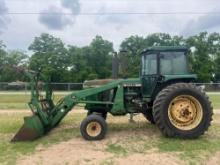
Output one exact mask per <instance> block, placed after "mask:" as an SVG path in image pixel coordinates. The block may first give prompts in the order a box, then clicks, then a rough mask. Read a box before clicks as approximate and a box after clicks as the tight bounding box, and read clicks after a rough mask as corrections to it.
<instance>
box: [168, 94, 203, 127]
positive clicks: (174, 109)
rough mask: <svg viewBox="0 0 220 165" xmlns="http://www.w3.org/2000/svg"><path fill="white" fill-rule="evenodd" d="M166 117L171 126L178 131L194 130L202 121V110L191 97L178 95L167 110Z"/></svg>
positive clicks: (197, 102)
mask: <svg viewBox="0 0 220 165" xmlns="http://www.w3.org/2000/svg"><path fill="white" fill-rule="evenodd" d="M168 117H169V120H170V122H171V124H172V125H173V126H175V127H176V128H178V129H180V130H191V129H194V128H196V127H197V126H198V125H199V123H200V122H201V120H202V117H203V109H202V106H201V104H200V102H199V101H198V100H197V99H196V98H195V97H193V96H190V95H180V96H177V97H176V98H174V99H173V100H172V101H171V102H170V104H169V108H168Z"/></svg>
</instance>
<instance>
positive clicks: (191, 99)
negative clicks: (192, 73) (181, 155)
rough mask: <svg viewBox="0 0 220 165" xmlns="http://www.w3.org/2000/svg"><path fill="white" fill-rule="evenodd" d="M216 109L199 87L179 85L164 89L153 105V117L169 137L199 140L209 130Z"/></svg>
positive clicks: (186, 84) (185, 84)
mask: <svg viewBox="0 0 220 165" xmlns="http://www.w3.org/2000/svg"><path fill="white" fill-rule="evenodd" d="M212 115H213V108H212V106H211V102H210V101H209V98H208V96H207V95H206V94H205V93H204V92H203V91H201V89H200V88H198V87H196V86H195V85H192V84H188V83H177V84H173V85H170V86H168V87H166V88H165V89H163V90H162V91H161V92H160V93H159V94H158V95H157V97H156V99H155V101H154V105H153V117H154V120H155V122H156V125H157V126H158V127H159V129H160V130H161V132H162V133H163V134H164V135H165V136H168V137H180V138H197V137H199V136H200V135H202V134H204V132H205V131H207V130H208V127H209V126H210V123H211V121H212Z"/></svg>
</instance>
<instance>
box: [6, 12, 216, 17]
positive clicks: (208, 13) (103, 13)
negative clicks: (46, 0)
mask: <svg viewBox="0 0 220 165" xmlns="http://www.w3.org/2000/svg"><path fill="white" fill-rule="evenodd" d="M2 15H88V16H90V15H91V16H93V15H94V16H96V15H220V12H98V13H96V12H94V13H93V12H81V13H63V12H56V13H55V12H52V13H50V12H8V13H2Z"/></svg>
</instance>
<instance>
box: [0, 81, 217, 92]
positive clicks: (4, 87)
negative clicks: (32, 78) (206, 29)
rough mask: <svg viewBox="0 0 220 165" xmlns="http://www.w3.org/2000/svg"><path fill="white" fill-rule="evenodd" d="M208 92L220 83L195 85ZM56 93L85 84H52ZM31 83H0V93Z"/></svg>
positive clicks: (27, 86) (22, 89) (23, 88)
mask: <svg viewBox="0 0 220 165" xmlns="http://www.w3.org/2000/svg"><path fill="white" fill-rule="evenodd" d="M195 84H196V85H197V86H201V88H202V89H203V90H205V91H206V92H220V83H195ZM51 85H52V89H53V90H54V91H74V90H81V89H83V83H51ZM29 90H30V86H29V83H24V82H11V83H8V82H0V91H24V92H25V91H29Z"/></svg>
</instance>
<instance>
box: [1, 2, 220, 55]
mask: <svg viewBox="0 0 220 165" xmlns="http://www.w3.org/2000/svg"><path fill="white" fill-rule="evenodd" d="M170 12H171V13H175V12H177V13H178V14H132V13H170ZM218 12H219V13H218ZM12 13H14V14H12ZM27 13H29V14H27ZM61 13H63V14H61ZM92 13H93V14H92ZM94 13H96V14H94ZM97 13H98V14H97ZM120 13H124V14H120ZM128 13H129V14H128ZM180 13H191V14H180ZM192 13H194V14H192ZM195 13H197V14H195ZM201 31H208V32H220V1H219V0H209V1H208V0H37V1H36V0H0V40H3V42H4V44H5V45H7V48H8V49H20V50H25V51H26V50H28V46H29V45H30V44H31V43H32V42H33V40H34V37H36V36H39V35H40V34H41V33H49V34H52V35H54V36H55V37H59V38H61V39H62V40H63V42H64V43H66V44H70V45H76V46H85V45H88V44H89V43H90V42H91V41H92V39H93V38H94V37H95V36H96V35H101V36H102V37H103V38H104V39H107V40H109V41H111V42H113V43H114V48H115V49H116V50H117V49H118V48H119V46H120V43H121V42H122V41H123V40H124V39H125V38H127V37H129V36H131V35H140V36H146V35H148V34H150V33H157V32H164V33H169V34H171V35H183V36H190V35H194V34H197V33H199V32H201Z"/></svg>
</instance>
